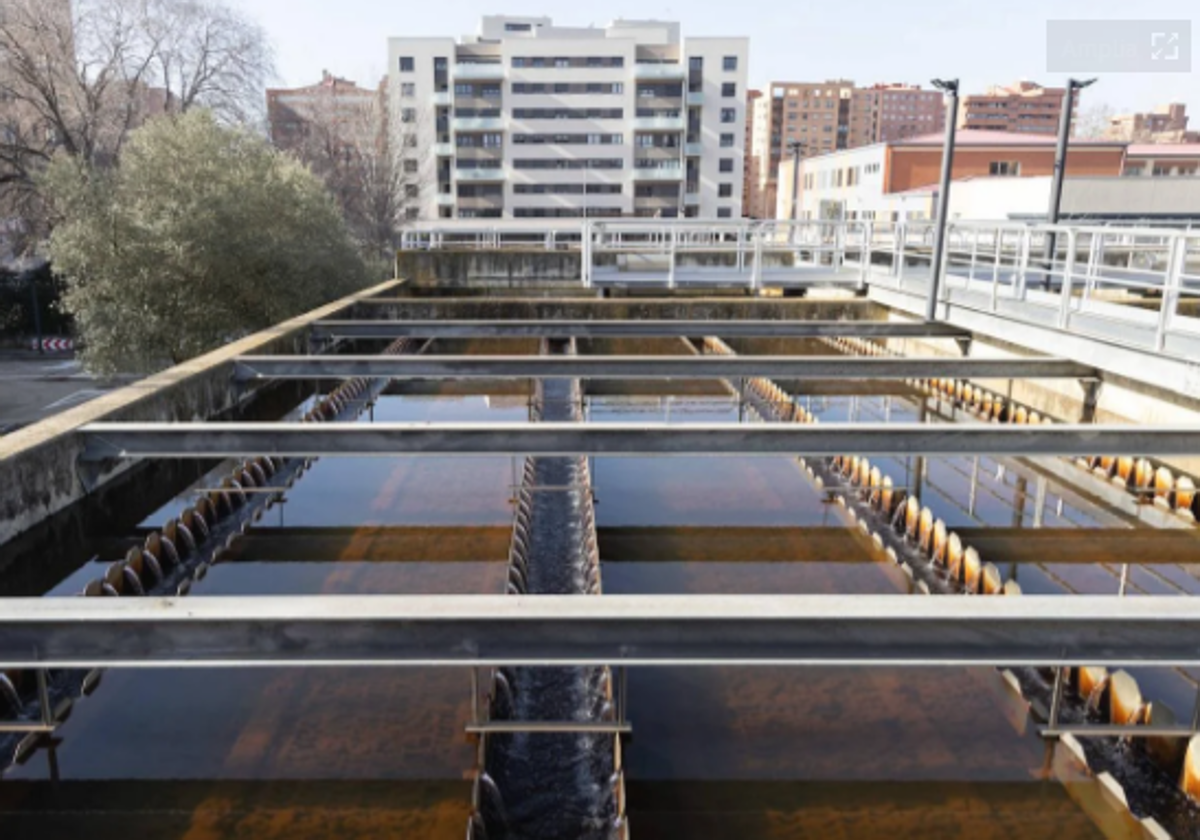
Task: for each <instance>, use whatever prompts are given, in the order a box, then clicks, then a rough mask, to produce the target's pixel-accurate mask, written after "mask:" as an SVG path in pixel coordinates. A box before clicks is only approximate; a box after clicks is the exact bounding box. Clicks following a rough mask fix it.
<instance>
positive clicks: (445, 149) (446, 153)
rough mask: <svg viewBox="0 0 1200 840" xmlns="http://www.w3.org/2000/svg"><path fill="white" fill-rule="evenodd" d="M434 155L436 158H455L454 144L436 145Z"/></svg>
mask: <svg viewBox="0 0 1200 840" xmlns="http://www.w3.org/2000/svg"><path fill="white" fill-rule="evenodd" d="M433 154H434V155H435V156H436V157H454V144H453V143H434V144H433Z"/></svg>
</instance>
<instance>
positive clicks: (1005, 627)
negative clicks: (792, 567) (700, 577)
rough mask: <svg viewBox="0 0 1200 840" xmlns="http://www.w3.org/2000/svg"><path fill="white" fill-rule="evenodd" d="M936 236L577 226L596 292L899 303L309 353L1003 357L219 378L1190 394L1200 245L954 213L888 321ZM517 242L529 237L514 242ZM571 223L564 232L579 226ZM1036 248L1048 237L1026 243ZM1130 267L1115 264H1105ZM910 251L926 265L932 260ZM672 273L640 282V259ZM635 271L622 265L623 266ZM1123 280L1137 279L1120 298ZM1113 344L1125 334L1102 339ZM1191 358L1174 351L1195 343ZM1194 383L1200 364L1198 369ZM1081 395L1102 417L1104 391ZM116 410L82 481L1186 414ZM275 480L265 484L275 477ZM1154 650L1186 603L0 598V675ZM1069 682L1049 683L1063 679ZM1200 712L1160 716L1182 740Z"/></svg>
mask: <svg viewBox="0 0 1200 840" xmlns="http://www.w3.org/2000/svg"><path fill="white" fill-rule="evenodd" d="M930 233H931V229H930V228H929V227H927V226H903V225H900V226H891V227H889V226H885V225H879V226H876V225H872V224H870V223H860V224H841V225H834V224H827V223H820V224H806V223H801V224H796V225H788V224H764V225H744V224H738V225H712V224H705V225H691V224H685V223H675V224H658V223H655V224H641V223H624V222H622V223H603V224H601V223H593V222H588V223H585V224H582V225H580V226H579V227H578V229H577V230H576V231H575V232H570V231H565V232H564V231H563V229H561V228H560V229H556V231H554V232H551V233H546V232H545V231H543V232H542V235H541V240H540V241H539V242H538V243H536V247H537V248H544V249H547V250H563V249H568V250H570V249H574V250H576V251H578V252H579V253H580V254H581V256H582V259H583V266H584V276H583V279H582V283H583V285H584V286H586V287H590V288H597V287H602V286H606V285H616V284H624V285H629V286H631V287H632V286H637V285H644V286H646V287H649V288H655V287H657V288H661V289H663V290H664V291H670V290H675V289H681V288H684V287H687V286H689V285H691V286H703V287H714V288H715V287H728V286H736V285H739V284H741V285H744V286H745V287H746V288H750V289H754V290H761V289H764V288H769V287H771V286H780V287H793V286H806V285H807V286H817V285H832V286H844V287H848V288H853V289H857V290H861V291H865V292H866V293H868V294H869V295H870V296H871V297H872V298H874V299H876V300H879V301H882V302H885V303H888V304H889V305H891V307H892V310H893V316H892V317H891V319H890V320H886V321H884V320H877V321H852V320H847V321H828V320H813V321H797V320H732V321H720V322H716V321H702V320H687V319H678V320H672V319H650V320H633V319H628V320H619V321H613V320H604V319H596V320H589V319H564V320H554V319H542V320H503V319H497V320H487V321H484V320H463V319H447V320H431V321H419V320H412V319H394V320H393V319H389V318H388V317H386V315H385V313H386V311H387V308H388V307H389V306H390V305H393V304H394V303H395V302H396V301H398V300H402V299H400V298H387V297H380V296H375V297H371V298H368V299H361V300H356V301H354V303H353V305H352V306H342V307H332V308H329V309H328V310H327V311H326V312H325V313H324V315H323V317H319V318H316V319H313V320H312V321H311V322H309V323H307V325H306V327H305V328H304V332H305V338H306V340H308V342H309V346H310V347H312V348H314V349H323V348H326V347H328V346H329V345H331V344H335V343H337V342H340V341H343V340H363V339H372V340H374V339H388V340H392V339H402V338H428V339H433V338H492V337H534V338H570V337H662V336H674V337H690V338H695V339H704V338H707V337H710V336H721V337H730V338H732V337H748V338H756V337H757V338H826V339H829V338H839V339H841V338H847V337H852V338H868V339H872V340H877V341H890V340H910V339H927V340H945V341H953V342H958V343H959V345H960V346H961V347H963V348H964V349H965V348H966V347H968V346H969V345H970V343H971V341H972V340H973V339H974V338H975V337H977V336H979V335H994V336H999V337H1002V338H1004V339H1006V340H1008V341H1010V342H1013V343H1018V344H1024V345H1025V347H1026V348H1033V347H1036V348H1039V350H1040V351H1041V352H1040V353H1033V352H1029V351H1028V350H1026V352H1025V354H1024V355H1021V356H1019V357H1013V356H1008V357H1003V358H1000V357H997V358H985V357H978V356H967V355H964V356H963V357H959V358H955V357H946V356H936V357H935V356H929V357H922V356H914V355H908V356H899V357H841V356H821V357H791V356H750V355H746V356H737V355H701V354H699V353H698V354H696V355H692V356H665V357H650V356H646V357H627V356H594V357H585V356H528V357H517V356H440V355H436V354H427V353H422V354H414V355H384V356H360V355H326V354H317V353H313V354H309V355H296V354H295V353H283V352H277V353H273V354H264V353H261V352H258V353H250V352H244V353H232V352H231V353H230V354H228V356H227V357H225V360H224V361H223V362H222V366H220V367H219V368H218V369H217V370H216V372H214V371H207V372H206V374H205V375H206V376H209V377H210V378H216V377H221V376H223V377H225V378H226V380H227V384H228V385H229V387H230V388H231V389H234V390H235V391H236V390H240V389H249V388H254V387H256V386H257V385H259V384H261V383H264V382H274V381H277V380H283V379H300V380H337V379H351V378H355V377H358V378H365V379H372V380H434V381H442V380H462V379H483V380H491V379H501V380H505V379H507V380H512V379H518V380H521V379H534V380H542V379H563V378H566V379H572V380H574V379H578V380H606V379H644V380H670V379H693V380H694V379H721V380H727V381H729V382H732V383H741V395H740V399H742V400H745V399H746V395H745V382H746V381H747V380H752V379H757V378H763V377H776V378H779V379H782V380H789V381H804V380H810V379H819V380H888V381H899V382H913V381H929V380H939V381H941V380H980V379H982V380H1001V381H1004V380H1007V381H1010V382H1011V381H1020V380H1040V381H1058V380H1067V381H1075V382H1078V383H1081V384H1082V386H1083V388H1084V391H1085V392H1089V391H1090V392H1092V393H1093V395H1094V389H1095V387H1096V386H1097V384H1098V383H1103V382H1105V381H1106V380H1107V379H1109V378H1110V377H1112V376H1114V374H1115V375H1116V376H1125V375H1134V374H1136V375H1137V376H1140V377H1142V378H1143V379H1144V378H1145V376H1146V371H1147V360H1151V361H1152V362H1153V363H1154V365H1155V367H1154V370H1155V372H1156V373H1155V376H1156V377H1158V378H1159V381H1161V383H1162V387H1165V388H1168V389H1172V388H1173V389H1175V390H1176V391H1177V392H1179V393H1181V394H1184V395H1196V393H1197V391H1200V378H1197V374H1196V370H1195V367H1194V364H1193V363H1192V362H1191V361H1189V360H1188V357H1189V354H1190V353H1191V350H1190V349H1189V348H1191V347H1192V346H1193V342H1194V341H1200V321H1197V320H1196V319H1195V318H1194V317H1193V316H1192V315H1191V314H1187V312H1190V310H1189V309H1187V308H1186V307H1185V304H1190V302H1191V301H1192V295H1193V290H1200V275H1198V274H1197V273H1196V269H1195V268H1194V263H1195V261H1196V259H1197V257H1198V256H1200V238H1198V236H1197V235H1196V234H1192V233H1188V232H1179V231H1153V230H1145V229H1133V230H1120V229H1114V228H1054V229H1051V228H1035V227H1013V226H1007V225H993V226H968V225H952V226H951V237H950V248H949V262H948V274H947V283H946V285H945V288H944V295H943V297H942V298H941V300H940V304H939V305H940V310H939V311H940V313H941V314H942V315H944V316H945V317H944V319H942V320H939V321H937V322H927V321H924V320H919V319H912V318H908V317H904V314H903V313H904V312H906V311H916V309H917V307H918V306H919V304H920V301H921V300H922V297H921V296H922V294H923V291H924V290H927V289H928V285H929V268H928V240H929V236H930ZM464 235H467V234H464V233H463V232H462V230H461V229H459V232H458V233H457V234H455V236H456V237H459V238H451V237H450V234H449V233H448V232H441V233H439V232H437V231H427V232H418V233H409V234H406V247H409V248H426V249H439V248H450V247H456V248H457V247H462V248H481V249H482V248H499V249H506V248H513V247H518V243H519V247H522V248H529V247H531V243H530V242H529V241H527V237H528V234H526V233H523V232H516V233H499V232H492V233H487V232H484V231H482V230H480V231H476V232H474V233H470V234H469V235H470V236H471V237H473V239H471V240H470V241H462V240H461V237H462V236H464ZM510 236H520V237H526V238H525V239H520V240H512V239H510V238H508V237H510ZM572 237H575V238H574V239H572ZM1051 239H1053V240H1054V241H1056V242H1057V245H1056V248H1057V250H1056V251H1055V252H1054V254H1053V256H1052V258H1049V259H1047V260H1046V261H1044V262H1043V261H1041V260H1040V259H1039V258H1038V256H1037V255H1038V254H1039V253H1042V252H1043V248H1044V247H1048V243H1049V242H1050V241H1051ZM1114 258H1119V261H1120V263H1121V264H1120V265H1119V266H1117V265H1114V264H1113V259H1114ZM922 259H924V260H925V262H924V266H922V262H921V261H922ZM664 260H665V263H663V265H661V266H660V269H661V270H659V271H658V273H657V274H655V275H654V276H652V275H651V273H650V272H649V271H648V269H647V266H648V265H651V264H654V263H655V262H656V261H657V262H659V263H662V262H663V261H664ZM623 274H624V275H625V276H624V277H621V275H623ZM1135 291H1136V292H1137V295H1134V294H1133V292H1135ZM1109 331H1113V332H1115V333H1117V334H1118V335H1119V338H1117V339H1114V338H1112V337H1111V336H1109V335H1108V333H1109ZM1196 357H1197V356H1195V355H1191V358H1193V359H1194V358H1196ZM1189 377H1190V378H1189ZM1093 407H1094V406H1093ZM1090 419H1091V418H1090V417H1086V416H1083V417H1078V418H1072V419H1071V420H1069V421H1068V422H1064V423H1056V424H1053V425H1041V424H1038V425H1020V426H1018V425H1010V424H996V423H981V422H976V423H955V424H951V423H941V424H931V423H870V422H867V423H862V422H846V423H821V424H819V425H818V424H803V423H760V424H743V423H716V424H686V425H670V424H666V423H651V424H636V425H633V424H607V423H606V424H587V423H554V422H536V423H533V422H531V423H487V424H480V423H476V424H471V423H353V422H322V423H297V422H255V423H241V422H211V421H210V422H141V421H137V422H131V421H128V420H125V421H121V422H117V421H114V420H112V419H111V418H107V417H100V418H97V419H95V420H94V421H92V422H88V423H86V424H83V425H81V426H80V427H79V428H78V429H76V430H74V431H73V432H72V437H71V443H72V446H74V447H75V454H76V455H77V457H78V468H79V471H80V475H81V476H87V475H89V474H90V473H91V472H93V471H96V470H104V471H109V472H110V473H111V471H112V470H113V469H114V468H117V467H120V466H121V465H123V464H124V463H125V462H128V461H132V460H138V459H149V458H171V459H203V460H213V459H225V458H233V457H242V456H247V457H254V456H288V457H298V458H309V457H316V456H335V457H336V456H363V457H371V456H377V455H380V454H387V455H391V456H395V455H405V456H423V455H490V454H502V455H538V456H546V455H551V456H557V455H577V454H582V455H603V456H630V455H703V456H714V457H717V456H723V455H743V456H744V455H775V456H778V455H795V456H835V455H842V454H844V453H848V452H852V453H857V454H859V455H864V456H866V455H870V456H875V455H896V454H920V455H930V456H937V455H958V454H966V455H974V456H977V455H981V454H988V455H999V456H1013V457H1023V456H1067V457H1072V458H1073V457H1079V456H1086V457H1091V456H1116V455H1128V454H1131V453H1132V454H1133V455H1136V456H1138V457H1150V456H1194V455H1197V454H1200V424H1194V423H1193V424H1189V423H1171V424H1157V425H1142V424H1138V425H1131V424H1117V423H1100V424H1097V423H1093V422H1090ZM272 492H274V491H272ZM732 663H738V664H751V665H848V664H853V665H863V666H884V665H903V666H925V665H937V666H958V665H967V664H987V665H1000V666H1003V665H1028V666H1045V667H1054V668H1062V667H1064V666H1073V665H1092V666H1100V665H1106V666H1136V665H1171V666H1176V667H1200V610H1196V608H1195V607H1194V606H1193V605H1192V603H1191V601H1190V600H1188V599H1182V598H1180V599H1149V598H1147V599H1125V598H1122V597H1118V596H1117V595H1115V594H1114V595H1113V596H1107V597H1070V598H1053V599H1052V598H1032V597H1031V598H996V599H984V598H976V599H962V598H954V597H949V598H902V597H873V596H861V595H855V596H849V595H845V596H836V595H832V596H795V597H789V596H772V595H762V596H736V597H735V596H674V597H660V596H629V597H615V596H600V597H595V598H577V597H571V598H555V597H552V596H534V597H527V596H503V597H491V596H482V595H481V596H420V597H411V598H406V597H386V596H379V597H352V598H338V597H321V598H306V597H248V598H234V599H223V598H189V599H177V598H127V599H122V598H113V599H102V598H71V599H8V600H6V602H5V610H4V611H3V614H2V615H0V670H3V669H10V668H11V669H22V668H23V669H33V670H39V671H47V670H50V669H71V668H99V667H130V668H161V667H217V666H230V665H237V666H262V667H266V666H277V665H285V666H342V665H362V666H370V665H397V666H400V665H403V666H443V667H468V668H476V667H492V666H499V665H538V666H545V665H568V664H570V665H583V664H596V665H605V666H619V667H624V666H642V665H668V666H715V665H727V664H732ZM1060 673H1061V672H1060ZM1194 731H1196V727H1195V726H1194V725H1193V726H1191V727H1180V728H1178V729H1176V730H1171V733H1173V734H1175V735H1185V734H1186V735H1190V734H1192V733H1193V732H1194Z"/></svg>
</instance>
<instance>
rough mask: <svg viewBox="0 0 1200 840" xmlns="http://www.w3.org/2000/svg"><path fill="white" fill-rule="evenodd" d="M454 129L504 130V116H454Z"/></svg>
mask: <svg viewBox="0 0 1200 840" xmlns="http://www.w3.org/2000/svg"><path fill="white" fill-rule="evenodd" d="M454 130H455V131H504V117H455V118H454Z"/></svg>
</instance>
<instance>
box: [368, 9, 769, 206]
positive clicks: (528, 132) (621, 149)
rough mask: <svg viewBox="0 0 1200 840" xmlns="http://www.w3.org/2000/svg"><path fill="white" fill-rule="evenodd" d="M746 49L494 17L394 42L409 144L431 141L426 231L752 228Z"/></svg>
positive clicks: (652, 31)
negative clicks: (590, 220)
mask: <svg viewBox="0 0 1200 840" xmlns="http://www.w3.org/2000/svg"><path fill="white" fill-rule="evenodd" d="M748 57H749V41H748V40H747V39H746V38H688V39H686V40H684V39H682V38H681V36H680V25H679V24H678V23H673V22H664V21H631V20H618V21H614V22H613V23H611V24H609V25H608V26H606V27H603V28H596V27H587V28H570V27H561V26H555V25H554V23H553V21H552V20H551V19H550V18H546V17H485V18H483V20H482V23H481V25H480V29H479V32H478V34H476V35H474V36H468V37H464V38H462V39H461V40H460V41H457V42H456V41H455V40H454V39H452V38H394V39H392V40H391V41H390V71H389V85H390V93H389V96H390V100H391V112H392V114H393V119H392V125H393V132H394V131H395V130H397V128H400V127H404V126H415V128H416V134H417V138H418V148H419V149H420V150H422V151H423V152H425V154H423V155H422V164H421V165H422V167H423V172H424V174H425V176H426V177H425V178H423V181H427V182H428V184H429V187H428V189H426V188H425V187H422V193H421V201H420V210H419V216H420V217H421V218H434V219H436V218H456V217H457V218H545V217H567V218H571V217H616V216H643V217H654V216H661V217H673V216H694V217H708V218H736V217H738V216H740V215H741V207H742V199H743V196H742V180H743V177H744V161H743V157H744V154H745V138H746V76H747V64H748Z"/></svg>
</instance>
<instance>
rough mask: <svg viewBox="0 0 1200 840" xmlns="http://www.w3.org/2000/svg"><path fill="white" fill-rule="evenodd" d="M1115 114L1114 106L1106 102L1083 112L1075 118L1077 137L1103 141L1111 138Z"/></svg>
mask: <svg viewBox="0 0 1200 840" xmlns="http://www.w3.org/2000/svg"><path fill="white" fill-rule="evenodd" d="M1114 114H1115V112H1114V111H1113V109H1112V106H1111V105H1108V104H1107V103H1104V102H1098V103H1096V104H1095V105H1092V106H1090V107H1088V108H1085V109H1083V110H1081V111H1080V112H1079V113H1078V114H1077V115H1076V117H1075V136H1076V137H1077V138H1079V139H1080V140H1103V139H1104V138H1106V137H1108V136H1109V132H1110V128H1111V125H1112V118H1113V116H1114Z"/></svg>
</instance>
